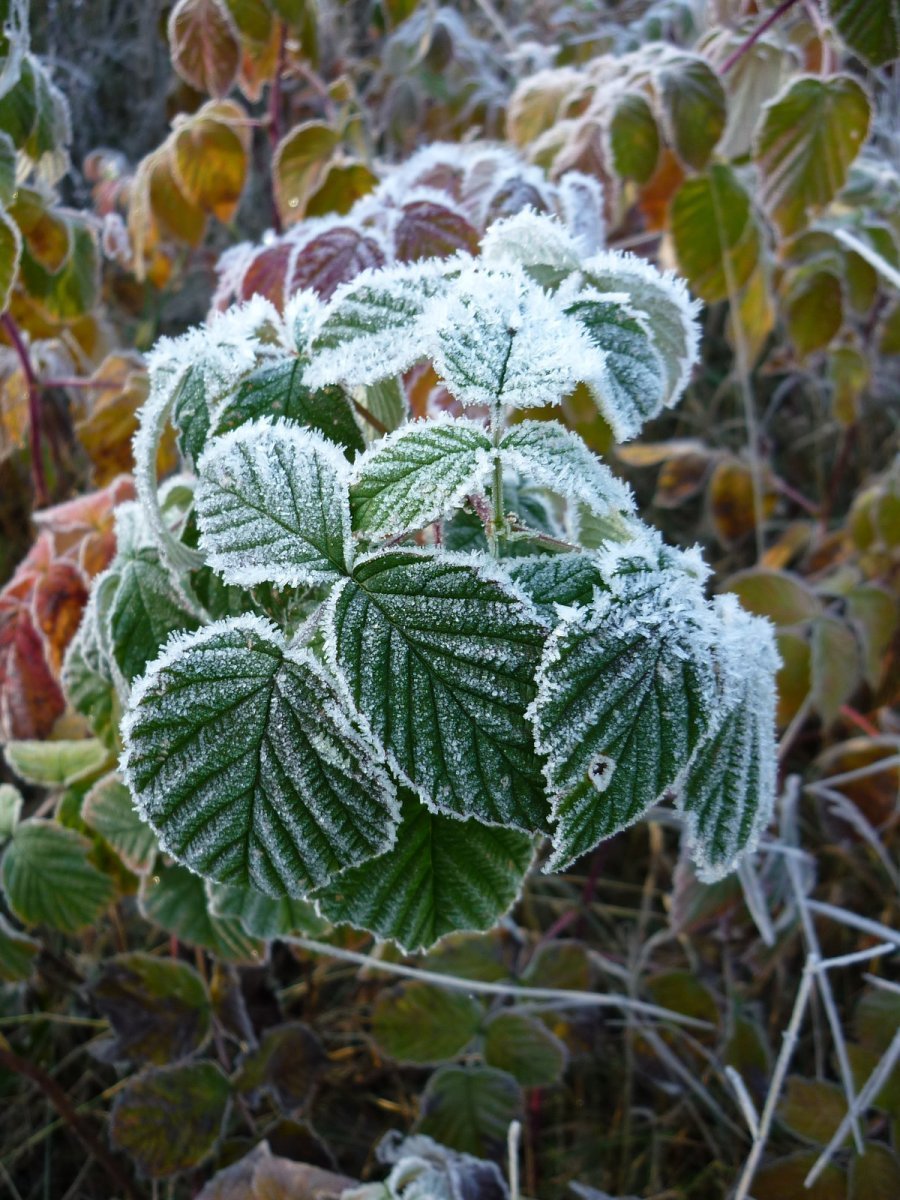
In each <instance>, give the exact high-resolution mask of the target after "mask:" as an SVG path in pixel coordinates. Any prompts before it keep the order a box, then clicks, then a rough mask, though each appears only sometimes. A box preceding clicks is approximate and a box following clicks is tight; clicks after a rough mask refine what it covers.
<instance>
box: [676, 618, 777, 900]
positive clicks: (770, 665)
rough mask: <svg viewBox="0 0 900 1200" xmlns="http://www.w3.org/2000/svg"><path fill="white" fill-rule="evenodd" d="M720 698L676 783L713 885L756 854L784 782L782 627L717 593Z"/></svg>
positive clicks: (694, 850) (713, 624)
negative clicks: (780, 758)
mask: <svg viewBox="0 0 900 1200" xmlns="http://www.w3.org/2000/svg"><path fill="white" fill-rule="evenodd" d="M709 625H710V636H711V639H712V641H713V652H714V658H715V661H716V665H717V692H718V694H717V697H716V703H715V705H714V708H713V714H712V722H711V726H710V729H709V731H708V733H707V736H706V738H705V739H704V740H703V742H702V743H701V744H700V745H699V746H698V747H697V749H696V750H695V752H694V754H693V755H692V757H691V760H690V762H689V763H688V764H687V765H686V767H685V769H684V771H683V772H682V775H681V776H680V778H679V780H678V781H677V783H676V785H675V791H676V796H677V806H678V808H679V809H680V810H681V811H682V812H683V813H684V817H685V823H686V827H687V837H688V845H689V848H690V852H691V856H692V858H693V859H694V862H695V864H696V866H697V873H698V876H699V878H700V879H701V880H702V881H703V882H704V883H713V882H715V881H716V880H717V879H721V878H722V877H723V876H725V875H727V874H729V873H730V872H731V871H733V870H734V869H735V867H736V866H737V865H738V863H739V861H740V860H741V858H742V857H743V856H744V855H745V854H748V853H752V852H753V851H754V850H755V849H756V847H757V845H758V843H759V839H760V836H761V835H762V833H763V832H764V830H765V829H766V827H767V826H768V824H769V821H770V820H771V818H772V810H773V807H774V804H775V791H776V781H777V766H778V764H777V754H776V741H775V705H776V692H775V674H776V672H777V670H778V668H779V666H780V665H781V659H780V657H779V654H778V649H777V646H776V643H775V630H774V627H773V626H772V624H771V623H770V622H769V621H767V620H766V619H765V618H763V617H756V616H752V615H751V614H750V613H748V612H746V611H745V610H744V609H742V608H741V606H740V603H739V602H738V599H737V597H736V596H733V595H723V596H717V597H716V598H715V600H714V601H713V607H712V612H711V613H710V621H709Z"/></svg>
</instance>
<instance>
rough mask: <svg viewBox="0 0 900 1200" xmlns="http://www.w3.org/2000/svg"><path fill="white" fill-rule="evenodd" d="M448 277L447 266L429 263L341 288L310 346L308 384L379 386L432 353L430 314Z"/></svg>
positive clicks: (366, 277)
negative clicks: (428, 335) (427, 320)
mask: <svg viewBox="0 0 900 1200" xmlns="http://www.w3.org/2000/svg"><path fill="white" fill-rule="evenodd" d="M446 278H447V268H446V267H444V266H442V265H441V264H440V263H435V262H425V263H419V264H410V265H406V266H403V267H393V268H392V269H391V271H390V273H385V274H384V275H381V274H378V273H366V274H364V275H363V276H362V277H361V278H360V279H355V280H353V281H352V282H351V283H348V284H344V285H343V286H342V287H339V288H338V290H337V291H336V292H335V294H334V296H333V297H332V300H331V302H330V303H329V305H328V308H327V309H326V311H325V315H324V317H323V319H322V320H321V322H320V323H319V326H318V328H317V330H316V334H315V337H314V338H313V340H312V343H311V345H310V352H311V354H312V362H311V363H310V366H309V369H308V370H307V372H306V381H307V385H308V386H310V387H314V388H316V387H321V386H323V385H324V384H327V383H338V382H341V383H346V384H348V385H351V386H353V385H356V384H371V383H377V382H378V381H379V380H382V379H388V378H390V377H391V376H393V375H398V374H400V373H401V372H402V371H405V370H406V369H407V368H408V367H411V366H412V365H413V363H414V362H416V361H418V359H420V358H422V357H423V356H424V355H425V354H426V353H427V346H426V345H425V342H424V334H425V325H424V317H425V313H426V311H427V309H428V306H429V302H430V301H431V300H432V299H433V298H434V297H435V296H438V295H440V294H441V293H442V292H443V291H444V290H445V287H446Z"/></svg>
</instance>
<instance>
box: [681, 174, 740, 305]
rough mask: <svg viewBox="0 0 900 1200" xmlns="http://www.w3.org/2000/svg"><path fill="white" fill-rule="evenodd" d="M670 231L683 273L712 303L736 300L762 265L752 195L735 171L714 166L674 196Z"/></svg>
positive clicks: (700, 293) (687, 180)
mask: <svg viewBox="0 0 900 1200" xmlns="http://www.w3.org/2000/svg"><path fill="white" fill-rule="evenodd" d="M671 229H672V237H673V239H674V242H675V252H676V254H677V255H678V263H679V266H680V267H681V270H682V271H683V272H684V274H685V275H686V276H687V279H688V282H689V283H690V285H691V287H692V288H693V290H694V291H695V292H696V293H697V295H698V296H702V297H703V299H704V300H706V301H707V302H709V303H710V304H712V303H715V302H716V301H717V300H725V299H727V298H728V297H729V296H731V297H734V298H736V297H737V294H738V292H739V290H740V288H742V287H743V285H744V284H745V283H746V282H747V280H748V279H749V278H750V275H751V274H752V273H753V269H754V267H755V266H756V264H757V262H758V261H759V252H760V235H759V227H758V225H757V224H756V221H755V219H754V216H753V211H752V206H751V202H750V196H749V194H748V193H747V191H746V190H745V188H744V186H743V184H742V183H741V182H740V180H739V179H738V176H737V175H736V173H735V172H734V171H733V170H732V169H731V167H729V166H726V165H725V164H724V163H716V164H714V165H713V166H711V167H710V168H709V170H708V171H706V172H705V174H703V175H695V176H694V177H693V178H692V179H686V180H685V182H684V183H683V184H682V185H681V187H680V188H679V189H678V191H677V192H676V194H675V198H674V199H673V201H672V208H671Z"/></svg>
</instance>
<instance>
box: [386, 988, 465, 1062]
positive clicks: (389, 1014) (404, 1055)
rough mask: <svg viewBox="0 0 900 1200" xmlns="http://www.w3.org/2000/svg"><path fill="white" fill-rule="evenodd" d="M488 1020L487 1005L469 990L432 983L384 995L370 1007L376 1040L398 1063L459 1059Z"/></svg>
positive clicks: (388, 992) (388, 991) (399, 989)
mask: <svg viewBox="0 0 900 1200" xmlns="http://www.w3.org/2000/svg"><path fill="white" fill-rule="evenodd" d="M483 1019H484V1005H483V1004H480V1003H479V1002H478V1001H477V1000H476V999H475V997H474V996H467V995H466V994H465V992H457V991H451V990H449V989H448V988H442V987H437V986H435V985H434V984H432V983H419V982H416V983H407V984H402V985H401V986H400V987H397V988H391V989H390V990H387V991H383V992H382V993H381V994H380V996H379V997H378V999H377V1001H376V1002H375V1005H374V1007H373V1009H372V1036H373V1037H374V1039H375V1041H376V1042H377V1043H378V1045H379V1046H380V1047H381V1049H382V1050H383V1051H384V1053H385V1054H387V1055H388V1056H389V1057H390V1058H393V1059H394V1060H395V1061H397V1062H412V1063H439V1062H440V1061H441V1060H442V1059H447V1058H455V1057H456V1056H457V1054H460V1053H461V1052H462V1051H463V1050H464V1049H465V1048H466V1046H467V1045H468V1044H469V1042H470V1041H471V1040H472V1038H473V1037H474V1036H475V1034H476V1033H477V1032H478V1029H479V1026H480V1025H481V1022H482V1020H483Z"/></svg>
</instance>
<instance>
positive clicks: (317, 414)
mask: <svg viewBox="0 0 900 1200" xmlns="http://www.w3.org/2000/svg"><path fill="white" fill-rule="evenodd" d="M304 366H305V364H304V360H303V359H302V358H290V359H286V360H285V361H284V362H279V363H275V364H274V365H271V366H264V367H260V368H259V370H257V371H254V372H253V374H252V375H248V376H247V377H246V379H243V380H242V381H241V383H240V384H239V385H238V388H237V390H236V391H235V392H234V394H233V395H231V396H229V397H228V399H226V400H225V401H224V403H223V404H222V406H221V407H220V408H219V410H218V411H217V413H216V420H215V432H216V434H223V433H229V432H230V431H231V430H232V429H237V428H238V426H239V425H247V424H248V423H249V422H251V421H256V420H258V419H259V418H261V417H271V418H272V419H273V420H274V419H277V418H279V417H283V418H284V419H285V420H287V421H295V422H296V423H297V424H298V425H307V426H309V428H310V429H313V430H315V431H316V433H321V434H322V436H323V437H326V438H328V439H329V441H331V442H334V444H335V445H337V446H343V447H344V451H345V453H346V455H347V457H348V458H352V456H353V451H356V450H362V449H363V447H364V445H365V443H364V442H363V437H362V434H361V433H360V430H359V426H358V425H357V423H356V418H355V417H354V416H353V410H352V408H351V407H350V403H349V401H348V400H347V397H346V395H345V393H344V392H343V390H342V389H341V388H338V387H323V388H319V389H318V390H317V391H313V390H312V389H311V388H308V387H307V386H306V384H305V383H304V381H303V371H304Z"/></svg>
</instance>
